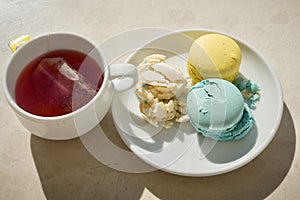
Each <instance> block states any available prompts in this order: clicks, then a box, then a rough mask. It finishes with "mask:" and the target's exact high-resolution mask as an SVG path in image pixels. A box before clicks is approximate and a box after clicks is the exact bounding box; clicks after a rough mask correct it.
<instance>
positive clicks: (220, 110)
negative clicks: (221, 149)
mask: <svg viewBox="0 0 300 200" xmlns="http://www.w3.org/2000/svg"><path fill="white" fill-rule="evenodd" d="M187 112H188V115H189V118H190V122H191V124H192V126H193V127H194V128H195V129H196V131H197V132H199V133H201V134H203V136H206V137H211V138H213V139H215V140H221V141H222V140H223V141H224V140H238V139H241V138H243V137H244V136H245V135H246V134H247V133H248V132H249V131H250V130H251V128H252V127H253V125H254V123H255V121H254V118H253V115H252V113H251V112H250V109H249V107H248V105H247V104H246V103H244V100H243V96H242V94H241V92H240V91H239V90H238V88H237V87H236V86H235V85H233V84H232V83H231V82H229V81H226V80H223V79H206V80H203V81H201V82H199V83H197V84H195V85H193V86H192V88H191V89H190V91H189V93H188V96H187Z"/></svg>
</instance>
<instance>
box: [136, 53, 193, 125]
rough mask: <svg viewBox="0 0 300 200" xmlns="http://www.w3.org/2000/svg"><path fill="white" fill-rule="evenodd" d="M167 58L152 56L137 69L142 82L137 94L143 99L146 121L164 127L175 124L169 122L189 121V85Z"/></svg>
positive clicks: (141, 100) (139, 83) (143, 111)
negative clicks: (187, 101) (187, 103)
mask: <svg viewBox="0 0 300 200" xmlns="http://www.w3.org/2000/svg"><path fill="white" fill-rule="evenodd" d="M165 60H166V56H164V55H160V54H153V55H150V56H148V57H146V58H145V59H144V60H143V62H142V63H141V64H140V65H139V66H138V73H139V82H138V84H137V87H136V91H135V92H136V94H137V96H138V97H139V99H140V111H141V114H142V116H143V118H144V119H145V120H146V121H148V122H149V123H151V124H152V125H154V126H158V125H159V122H162V123H164V127H166V128H169V127H171V125H172V122H171V121H170V120H172V119H175V120H176V121H177V122H185V121H188V120H189V118H188V115H187V112H186V95H187V93H188V90H189V88H190V84H189V83H188V82H187V80H186V79H185V78H184V75H183V73H182V72H181V71H180V68H178V67H176V66H173V65H170V64H167V63H166V62H165Z"/></svg>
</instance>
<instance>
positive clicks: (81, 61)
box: [15, 50, 104, 117]
mask: <svg viewBox="0 0 300 200" xmlns="http://www.w3.org/2000/svg"><path fill="white" fill-rule="evenodd" d="M103 76H104V74H103V71H102V70H101V67H100V66H99V65H98V64H97V63H96V61H94V60H93V59H92V58H91V57H89V56H88V55H86V54H84V53H81V52H77V51H74V50H56V51H51V52H48V53H46V54H43V55H41V56H39V57H37V58H36V59H34V60H33V61H31V62H30V63H29V64H28V65H27V66H26V67H25V68H24V70H23V71H22V72H21V74H20V76H19V77H18V79H17V82H16V87H15V97H16V102H17V104H18V105H19V106H20V107H21V108H22V109H24V110H25V111H27V112H29V113H32V114H35V115H39V116H45V117H53V116H60V115H64V114H68V113H70V112H72V111H74V110H77V109H79V108H80V107H82V106H84V105H85V104H87V103H88V102H89V101H90V100H91V99H92V98H93V97H94V96H95V95H96V93H97V92H98V90H99V89H100V87H101V85H102V82H103V78H104V77H103Z"/></svg>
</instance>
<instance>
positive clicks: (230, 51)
mask: <svg viewBox="0 0 300 200" xmlns="http://www.w3.org/2000/svg"><path fill="white" fill-rule="evenodd" d="M241 59H242V54H241V49H240V47H239V46H238V44H237V43H236V42H235V41H234V40H233V39H231V38H230V37H228V36H225V35H221V34H216V33H211V34H206V35H203V36H201V37H199V38H198V39H196V40H195V41H194V43H193V44H192V46H191V48H190V52H189V56H188V62H187V70H188V73H189V75H190V77H191V78H192V79H193V82H195V83H196V82H199V81H201V80H203V79H207V78H222V79H225V80H227V81H230V82H232V81H233V80H234V79H235V77H236V76H237V74H238V72H239V68H240V64H241Z"/></svg>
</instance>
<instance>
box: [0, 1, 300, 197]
mask: <svg viewBox="0 0 300 200" xmlns="http://www.w3.org/2000/svg"><path fill="white" fill-rule="evenodd" d="M299 22H300V1H298V0H285V1H281V0H248V1H246V0H224V1H217V0H209V1H208V0H185V1H180V0H165V1H163V0H162V1H158V0H149V1H140V0H122V1H121V0H112V1H103V0H85V1H80V0H76V1H71V0H65V1H58V0H52V1H50V0H30V1H24V0H1V1H0V75H1V79H0V82H2V75H3V70H4V66H5V64H6V63H7V61H8V59H9V57H10V56H11V55H12V52H11V51H10V49H9V48H8V45H7V43H8V41H9V40H11V39H13V38H16V37H18V36H20V35H22V34H24V33H27V34H29V35H30V36H31V37H34V36H37V35H39V34H42V33H45V32H51V31H71V32H76V33H80V34H83V35H85V36H87V37H89V38H90V39H92V40H94V41H95V42H101V41H103V40H105V39H107V38H109V37H111V36H112V35H116V34H118V33H120V32H123V31H129V30H132V29H136V28H143V27H158V28H165V29H171V30H177V29H189V28H207V29H215V30H220V31H224V32H227V33H230V34H232V35H235V36H237V37H239V38H242V39H243V40H245V41H247V42H248V43H250V44H252V45H253V46H255V47H256V48H257V49H258V50H259V51H260V52H261V53H262V54H263V55H264V56H265V58H266V59H267V60H268V61H269V62H270V63H271V65H272V66H273V67H274V70H275V71H276V72H277V74H278V76H279V79H280V81H281V84H282V89H283V93H284V111H283V117H282V121H281V124H280V126H279V129H278V131H277V134H276V135H275V137H274V139H273V141H272V142H271V143H270V145H269V146H268V147H267V148H266V149H265V151H264V152H263V153H261V154H260V155H259V156H258V157H257V158H255V159H254V160H253V161H251V162H250V163H249V164H247V165H245V166H244V167H242V168H240V169H237V170H235V171H232V172H229V173H226V174H223V175H217V176H212V177H198V178H196V177H183V176H177V175H173V174H169V173H166V172H163V171H160V170H156V171H152V172H148V173H126V172H122V171H118V170H115V169H113V168H111V167H109V166H106V165H105V164H103V163H101V162H99V161H98V160H97V159H95V158H94V157H93V156H92V155H91V154H90V153H89V152H88V151H87V150H86V148H85V147H84V146H83V145H82V142H81V140H80V139H73V140H68V141H50V140H44V139H41V138H39V137H37V136H34V135H32V134H31V133H30V132H28V131H27V130H25V129H24V128H23V127H22V125H21V124H20V123H19V121H18V120H17V118H16V117H15V115H14V113H13V111H12V110H11V109H10V107H9V106H8V104H7V102H6V100H5V98H4V95H3V91H2V90H0V199H3V200H8V199H29V200H34V199H39V200H40V199H49V200H52V199H62V200H67V199H74V200H75V199H86V200H88V199H300V189H299V185H300V151H299V149H300V135H299V131H300V124H299V122H300V92H299V88H300V82H298V81H299V77H300V76H299V74H300V65H299V63H300V48H299V46H300V39H299V36H300V26H299V25H300V24H299ZM298 73H299V74H298ZM101 125H102V126H103V127H104V128H105V129H106V134H107V136H108V138H109V139H110V140H111V141H112V142H113V143H114V144H116V145H118V146H119V147H121V148H123V149H126V150H128V149H127V147H126V145H125V144H124V143H123V142H122V140H121V139H120V136H119V135H118V133H117V131H116V129H115V126H114V124H113V120H112V115H111V113H110V112H109V113H108V114H107V115H106V117H105V119H104V120H103V121H102V122H101Z"/></svg>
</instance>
